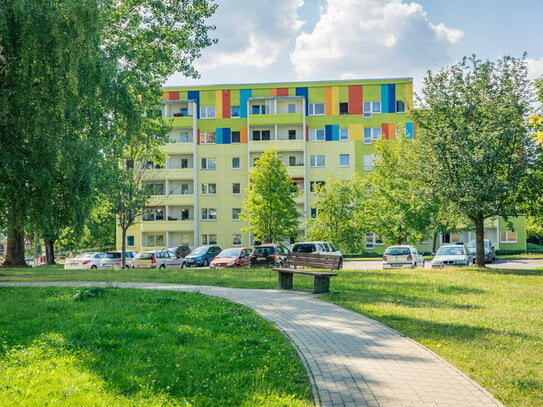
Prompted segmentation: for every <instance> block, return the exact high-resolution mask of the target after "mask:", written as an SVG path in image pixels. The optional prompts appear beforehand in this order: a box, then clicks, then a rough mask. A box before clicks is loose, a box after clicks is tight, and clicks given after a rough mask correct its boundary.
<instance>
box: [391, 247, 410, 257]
mask: <svg viewBox="0 0 543 407" xmlns="http://www.w3.org/2000/svg"><path fill="white" fill-rule="evenodd" d="M385 254H386V255H389V256H407V255H409V254H411V252H410V251H409V248H407V247H389V248H388V249H387V250H386V252H385Z"/></svg>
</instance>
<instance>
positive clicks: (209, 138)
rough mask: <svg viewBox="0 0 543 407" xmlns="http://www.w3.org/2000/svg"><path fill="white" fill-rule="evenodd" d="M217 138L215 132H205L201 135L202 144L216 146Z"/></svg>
mask: <svg viewBox="0 0 543 407" xmlns="http://www.w3.org/2000/svg"><path fill="white" fill-rule="evenodd" d="M216 143H217V137H216V136H215V132H214V131H203V132H201V133H200V144H216Z"/></svg>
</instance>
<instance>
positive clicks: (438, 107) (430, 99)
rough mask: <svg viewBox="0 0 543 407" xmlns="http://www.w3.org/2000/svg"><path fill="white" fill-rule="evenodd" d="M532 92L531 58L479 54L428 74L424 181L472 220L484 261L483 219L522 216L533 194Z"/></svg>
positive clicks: (421, 119)
mask: <svg viewBox="0 0 543 407" xmlns="http://www.w3.org/2000/svg"><path fill="white" fill-rule="evenodd" d="M531 101H532V93H531V88H530V85H529V81H528V79H527V66H526V61H525V60H524V59H520V60H519V59H515V58H512V57H504V58H503V59H500V60H498V61H497V62H491V61H484V62H483V61H481V60H479V59H477V58H476V57H475V56H473V57H471V58H465V59H464V60H463V61H462V62H460V63H457V64H455V65H452V66H450V67H446V68H444V69H442V70H441V71H439V72H438V73H436V74H432V73H431V72H429V73H428V75H427V77H426V78H425V80H424V89H423V91H422V99H420V100H419V103H420V105H421V106H422V107H421V108H420V109H416V110H415V111H414V112H413V114H414V118H415V121H416V123H417V124H418V133H417V134H418V138H419V140H420V144H421V146H422V147H421V151H422V156H421V162H424V163H425V165H424V166H423V167H424V171H425V175H424V179H426V180H427V181H428V182H429V186H430V188H431V193H432V195H433V196H434V197H436V198H437V199H440V200H441V201H443V202H448V203H450V204H452V205H454V209H455V210H456V211H457V213H459V214H461V215H463V216H465V217H467V218H468V219H470V221H471V222H473V225H474V228H475V233H476V238H477V247H478V249H477V253H478V256H477V264H478V265H479V266H481V267H484V258H483V250H482V245H483V232H484V225H483V224H484V219H486V218H489V217H493V216H503V217H509V216H516V215H518V214H519V208H520V204H521V203H522V202H523V201H524V200H526V199H528V198H529V195H528V194H527V191H526V188H525V186H526V185H527V184H529V180H530V177H531V176H532V175H533V172H532V171H531V169H532V167H533V166H534V163H535V157H536V155H535V154H536V151H537V146H536V145H535V143H534V141H533V139H532V138H531V137H530V136H529V132H528V129H527V127H526V124H525V117H526V115H527V113H528V111H529V109H530V103H531Z"/></svg>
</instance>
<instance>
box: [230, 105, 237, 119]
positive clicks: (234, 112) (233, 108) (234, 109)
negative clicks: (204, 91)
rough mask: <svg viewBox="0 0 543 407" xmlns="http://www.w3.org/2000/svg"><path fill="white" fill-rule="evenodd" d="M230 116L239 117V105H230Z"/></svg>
mask: <svg viewBox="0 0 543 407" xmlns="http://www.w3.org/2000/svg"><path fill="white" fill-rule="evenodd" d="M230 117H231V118H235V117H239V106H230Z"/></svg>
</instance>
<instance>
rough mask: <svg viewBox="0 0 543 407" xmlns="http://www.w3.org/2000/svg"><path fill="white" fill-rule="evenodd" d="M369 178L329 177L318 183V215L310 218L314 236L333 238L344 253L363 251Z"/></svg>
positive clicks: (333, 241)
mask: <svg viewBox="0 0 543 407" xmlns="http://www.w3.org/2000/svg"><path fill="white" fill-rule="evenodd" d="M368 191H369V184H368V180H366V179H363V178H361V177H359V176H356V175H355V176H352V177H351V178H350V179H334V178H331V177H330V178H328V179H327V180H326V183H325V184H323V185H318V186H316V187H315V191H314V192H315V193H316V196H315V209H316V216H315V217H314V218H312V219H310V220H309V221H308V222H307V225H308V227H307V235H308V238H309V239H311V240H324V241H330V242H332V243H333V244H334V245H335V246H337V247H338V248H339V249H340V250H341V251H342V252H344V253H362V252H363V251H364V249H365V246H366V232H367V231H368V230H369V221H368V216H367V209H368Z"/></svg>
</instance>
